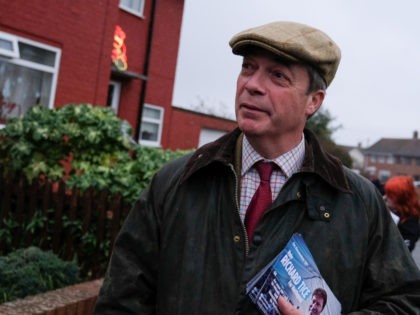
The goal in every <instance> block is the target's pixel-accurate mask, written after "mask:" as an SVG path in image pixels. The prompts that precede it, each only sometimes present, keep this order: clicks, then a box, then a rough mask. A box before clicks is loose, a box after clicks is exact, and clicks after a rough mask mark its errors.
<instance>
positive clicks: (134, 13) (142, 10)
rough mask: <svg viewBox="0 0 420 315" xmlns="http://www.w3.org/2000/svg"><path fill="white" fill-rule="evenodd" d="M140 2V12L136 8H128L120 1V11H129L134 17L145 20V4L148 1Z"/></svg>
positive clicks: (141, 0)
mask: <svg viewBox="0 0 420 315" xmlns="http://www.w3.org/2000/svg"><path fill="white" fill-rule="evenodd" d="M139 1H140V9H139V11H137V10H135V9H134V8H132V7H130V6H126V5H124V4H123V3H122V2H121V0H120V4H119V7H120V9H122V10H124V11H127V12H129V13H131V14H133V15H136V16H138V17H141V18H144V3H145V2H146V0H139Z"/></svg>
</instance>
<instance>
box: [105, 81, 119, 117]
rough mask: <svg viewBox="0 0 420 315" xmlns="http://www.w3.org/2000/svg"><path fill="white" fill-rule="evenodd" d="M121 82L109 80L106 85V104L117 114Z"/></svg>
mask: <svg viewBox="0 0 420 315" xmlns="http://www.w3.org/2000/svg"><path fill="white" fill-rule="evenodd" d="M120 94H121V82H117V81H110V82H109V85H108V97H107V101H106V105H107V106H109V107H111V109H112V111H113V112H114V113H115V115H118V109H119V105H120Z"/></svg>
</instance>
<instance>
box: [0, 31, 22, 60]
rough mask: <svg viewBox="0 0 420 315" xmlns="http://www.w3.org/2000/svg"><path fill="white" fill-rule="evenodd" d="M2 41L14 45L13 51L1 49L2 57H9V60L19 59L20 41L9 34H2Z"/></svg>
mask: <svg viewBox="0 0 420 315" xmlns="http://www.w3.org/2000/svg"><path fill="white" fill-rule="evenodd" d="M0 39H1V40H4V41H6V42H10V44H11V45H12V50H8V49H4V48H1V47H0V56H4V57H9V58H19V47H18V40H17V38H16V36H13V35H11V34H8V33H4V32H0Z"/></svg>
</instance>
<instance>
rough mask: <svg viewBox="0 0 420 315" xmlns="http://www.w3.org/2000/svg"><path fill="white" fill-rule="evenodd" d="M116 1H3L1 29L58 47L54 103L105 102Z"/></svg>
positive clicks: (0, 15)
mask: <svg viewBox="0 0 420 315" xmlns="http://www.w3.org/2000/svg"><path fill="white" fill-rule="evenodd" d="M3 2H4V1H3ZM118 3H119V0H97V1H93V2H92V1H86V2H83V3H82V2H80V1H55V0H45V1H42V5H40V2H34V1H24V0H14V1H7V3H6V4H4V5H3V4H2V5H1V13H0V17H1V18H0V30H2V31H6V32H8V33H12V34H14V35H18V36H21V37H25V38H28V39H32V40H34V41H37V42H41V43H44V44H48V45H51V46H54V47H58V48H61V50H62V55H61V62H60V68H59V76H58V82H57V90H56V95H55V105H56V106H62V105H64V104H66V103H71V102H75V101H76V102H79V103H82V102H88V103H92V104H98V105H104V104H105V99H106V95H107V90H108V83H107V82H108V80H109V72H110V66H111V64H110V61H109V59H110V57H109V56H110V51H111V48H112V41H113V39H112V34H113V31H114V25H115V23H116V22H117V13H118V12H117V11H116V10H115V8H117V7H118Z"/></svg>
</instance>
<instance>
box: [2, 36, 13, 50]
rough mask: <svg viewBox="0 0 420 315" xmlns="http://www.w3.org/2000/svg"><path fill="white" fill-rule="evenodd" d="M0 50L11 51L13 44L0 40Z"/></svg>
mask: <svg viewBox="0 0 420 315" xmlns="http://www.w3.org/2000/svg"><path fill="white" fill-rule="evenodd" d="M0 48H1V49H4V50H10V51H13V43H12V42H11V41H10V40H5V39H2V38H0Z"/></svg>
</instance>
